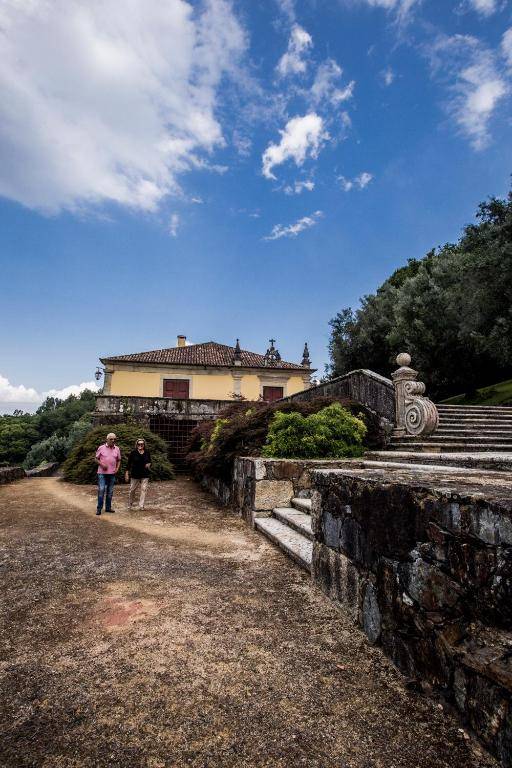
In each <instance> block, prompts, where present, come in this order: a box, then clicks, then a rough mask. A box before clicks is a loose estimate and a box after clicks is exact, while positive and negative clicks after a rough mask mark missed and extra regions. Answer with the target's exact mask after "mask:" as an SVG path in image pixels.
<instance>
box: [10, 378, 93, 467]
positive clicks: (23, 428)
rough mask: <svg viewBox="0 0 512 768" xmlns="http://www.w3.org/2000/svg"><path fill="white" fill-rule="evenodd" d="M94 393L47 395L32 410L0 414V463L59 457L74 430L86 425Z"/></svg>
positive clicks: (28, 463) (34, 463)
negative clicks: (57, 396)
mask: <svg viewBox="0 0 512 768" xmlns="http://www.w3.org/2000/svg"><path fill="white" fill-rule="evenodd" d="M95 397H96V396H95V394H94V392H91V391H89V390H85V391H84V392H81V393H80V395H78V397H76V396H75V395H70V396H69V397H67V398H66V399H65V400H60V399H58V398H55V397H47V398H46V400H45V401H44V403H43V404H42V405H41V406H40V407H39V408H38V409H37V411H36V412H35V413H23V412H22V411H20V410H16V411H15V412H14V413H13V414H12V415H9V414H6V415H4V416H0V465H2V464H3V465H6V464H20V463H22V462H25V466H26V467H27V468H30V467H33V466H37V465H38V464H39V463H40V462H42V461H60V460H61V458H62V454H63V451H64V452H66V451H67V449H68V448H69V447H70V446H71V445H72V444H73V442H74V440H75V433H76V432H78V433H79V434H80V435H81V434H82V433H83V432H84V430H85V431H87V429H90V421H88V420H87V414H90V413H91V412H92V411H93V410H94V403H95ZM66 446H67V448H66ZM27 460H28V461H27Z"/></svg>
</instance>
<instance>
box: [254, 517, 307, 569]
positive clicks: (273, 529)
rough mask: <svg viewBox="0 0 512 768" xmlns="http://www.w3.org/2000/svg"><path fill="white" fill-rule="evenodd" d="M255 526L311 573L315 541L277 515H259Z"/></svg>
mask: <svg viewBox="0 0 512 768" xmlns="http://www.w3.org/2000/svg"><path fill="white" fill-rule="evenodd" d="M254 527H255V528H256V529H257V530H258V531H261V533H263V534H264V535H265V536H266V537H267V538H268V539H270V541H272V542H273V543H274V544H277V546H278V547H279V548H280V549H282V550H283V552H285V553H286V554H287V555H288V557H291V559H292V560H294V562H296V563H297V564H298V565H300V566H301V567H302V568H304V569H305V570H306V571H308V572H309V573H311V563H312V561H313V542H312V541H310V540H309V539H307V538H306V537H305V536H303V535H302V534H301V533H297V531H294V530H293V529H292V528H290V526H289V525H286V523H282V522H281V521H280V520H277V519H276V518H275V517H257V518H256V519H255V521H254Z"/></svg>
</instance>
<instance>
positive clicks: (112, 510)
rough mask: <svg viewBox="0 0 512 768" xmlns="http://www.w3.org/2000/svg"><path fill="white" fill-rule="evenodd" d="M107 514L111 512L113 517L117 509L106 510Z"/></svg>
mask: <svg viewBox="0 0 512 768" xmlns="http://www.w3.org/2000/svg"><path fill="white" fill-rule="evenodd" d="M105 512H109V513H110V514H111V515H113V514H114V512H115V509H106V510H105Z"/></svg>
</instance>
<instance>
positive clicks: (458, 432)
mask: <svg viewBox="0 0 512 768" xmlns="http://www.w3.org/2000/svg"><path fill="white" fill-rule="evenodd" d="M434 435H436V436H437V437H446V436H450V437H451V436H455V437H458V436H460V437H465V436H466V435H467V436H468V437H494V436H496V437H498V436H499V437H506V438H508V437H511V438H512V426H511V427H496V428H495V429H475V428H474V427H473V428H472V429H465V428H464V427H459V426H457V427H447V426H440V427H439V429H436V431H435V433H434Z"/></svg>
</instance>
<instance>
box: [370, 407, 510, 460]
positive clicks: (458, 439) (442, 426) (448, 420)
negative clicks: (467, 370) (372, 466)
mask: <svg viewBox="0 0 512 768" xmlns="http://www.w3.org/2000/svg"><path fill="white" fill-rule="evenodd" d="M437 409H438V411H439V427H438V429H437V430H436V431H435V432H434V434H433V435H431V436H430V437H424V438H416V437H412V436H405V437H395V438H391V441H390V444H389V446H388V448H387V450H385V451H370V452H368V453H367V454H366V455H365V458H366V459H368V460H370V461H372V460H373V461H400V462H405V463H410V464H436V465H439V466H457V467H468V468H475V469H483V470H497V471H507V470H512V407H506V406H484V405H464V406H462V405H438V406H437Z"/></svg>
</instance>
